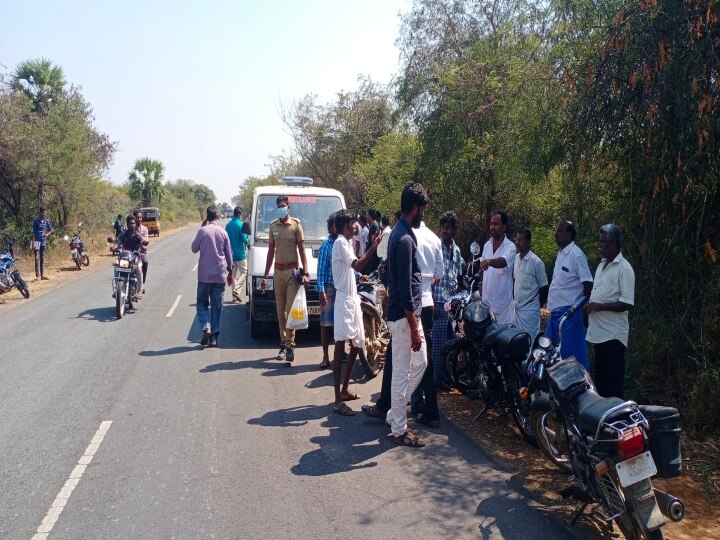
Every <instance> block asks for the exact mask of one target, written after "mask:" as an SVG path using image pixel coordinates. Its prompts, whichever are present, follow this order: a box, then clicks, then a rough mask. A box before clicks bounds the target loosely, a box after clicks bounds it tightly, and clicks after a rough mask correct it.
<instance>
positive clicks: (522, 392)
mask: <svg viewBox="0 0 720 540" xmlns="http://www.w3.org/2000/svg"><path fill="white" fill-rule="evenodd" d="M518 394H519V395H520V399H527V398H529V397H530V391H529V390H528V388H527V386H523V387H522V388H521V389H520V391H519V392H518Z"/></svg>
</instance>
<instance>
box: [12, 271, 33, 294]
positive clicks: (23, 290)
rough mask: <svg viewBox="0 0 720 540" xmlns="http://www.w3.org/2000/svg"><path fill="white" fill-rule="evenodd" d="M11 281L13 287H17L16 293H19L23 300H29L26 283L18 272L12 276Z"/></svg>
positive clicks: (28, 290)
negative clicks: (12, 280) (12, 281)
mask: <svg viewBox="0 0 720 540" xmlns="http://www.w3.org/2000/svg"><path fill="white" fill-rule="evenodd" d="M13 279H14V280H15V286H16V287H17V289H18V291H20V294H22V295H23V296H24V297H25V298H30V289H28V286H27V283H26V282H25V280H24V279H23V277H22V276H21V275H20V272H17V273H16V274H15V275H14V276H13Z"/></svg>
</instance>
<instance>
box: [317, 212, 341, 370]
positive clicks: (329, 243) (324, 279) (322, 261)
mask: <svg viewBox="0 0 720 540" xmlns="http://www.w3.org/2000/svg"><path fill="white" fill-rule="evenodd" d="M327 228H328V237H327V239H326V240H325V241H324V242H323V243H322V245H321V246H320V250H319V251H318V266H317V291H318V293H319V296H320V343H321V344H322V349H323V358H322V362H320V369H328V368H329V367H330V356H329V349H330V338H331V337H332V336H331V334H332V329H333V319H334V317H335V311H334V307H335V285H334V282H333V275H332V252H333V245H334V244H335V239H336V238H337V231H336V230H335V213H334V212H333V213H332V214H330V216H328V219H327Z"/></svg>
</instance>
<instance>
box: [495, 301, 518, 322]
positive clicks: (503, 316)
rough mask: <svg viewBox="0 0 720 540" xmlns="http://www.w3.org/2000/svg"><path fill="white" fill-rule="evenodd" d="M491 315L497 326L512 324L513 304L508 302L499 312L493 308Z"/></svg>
mask: <svg viewBox="0 0 720 540" xmlns="http://www.w3.org/2000/svg"><path fill="white" fill-rule="evenodd" d="M493 313H494V314H495V322H497V323H498V324H514V323H515V302H513V301H512V300H510V302H508V303H507V304H506V305H505V307H504V308H502V309H501V310H500V311H495V309H494V308H493Z"/></svg>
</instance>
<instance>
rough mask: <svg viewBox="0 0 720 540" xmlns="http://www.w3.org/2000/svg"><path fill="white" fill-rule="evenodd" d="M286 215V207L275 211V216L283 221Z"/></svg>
mask: <svg viewBox="0 0 720 540" xmlns="http://www.w3.org/2000/svg"><path fill="white" fill-rule="evenodd" d="M287 215H288V208H287V206H281V207H280V208H278V209H277V216H278V217H279V218H280V219H285V218H286V217H287Z"/></svg>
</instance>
